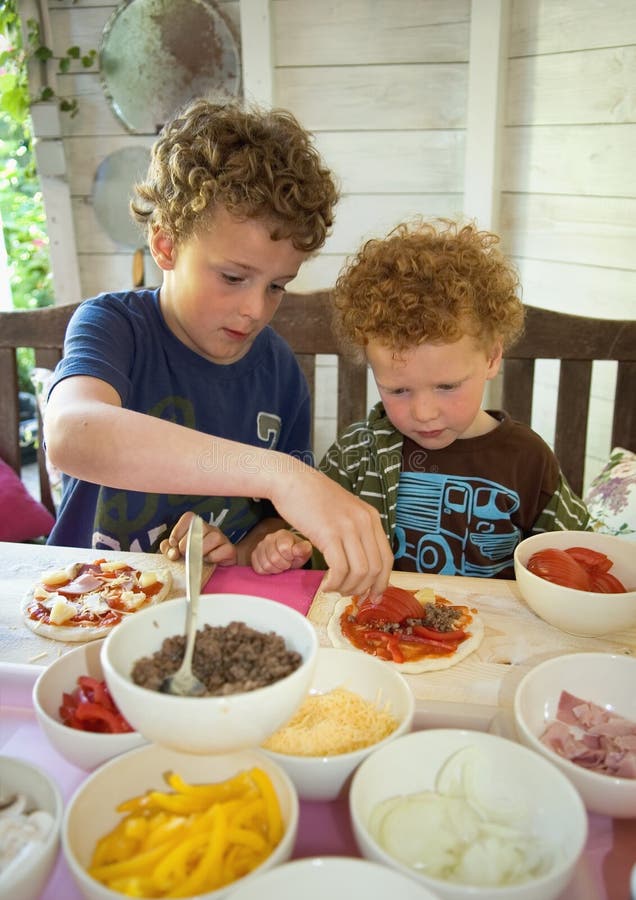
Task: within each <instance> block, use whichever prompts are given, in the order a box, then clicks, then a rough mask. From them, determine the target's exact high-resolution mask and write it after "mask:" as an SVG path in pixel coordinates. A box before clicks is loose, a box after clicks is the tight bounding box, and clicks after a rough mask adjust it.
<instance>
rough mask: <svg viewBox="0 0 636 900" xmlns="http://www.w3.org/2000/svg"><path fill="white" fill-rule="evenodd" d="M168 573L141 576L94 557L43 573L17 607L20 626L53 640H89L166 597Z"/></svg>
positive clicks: (149, 572)
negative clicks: (93, 558) (93, 559)
mask: <svg viewBox="0 0 636 900" xmlns="http://www.w3.org/2000/svg"><path fill="white" fill-rule="evenodd" d="M171 586H172V576H171V574H170V571H169V570H168V569H160V570H156V571H147V572H141V571H139V570H138V569H134V568H133V567H132V566H129V565H128V564H127V563H125V562H121V561H117V560H112V561H111V560H105V559H97V560H95V562H92V563H73V564H71V565H69V566H67V567H66V568H65V569H56V570H54V571H51V572H45V573H44V574H43V575H42V576H41V578H40V580H39V581H38V583H37V584H36V585H34V587H33V588H32V589H31V590H30V591H29V592H28V594H27V595H26V597H25V598H24V600H23V603H22V615H23V618H24V621H25V623H26V625H27V626H28V627H29V628H30V629H31V630H32V631H34V632H35V633H36V634H39V635H41V636H42V637H47V638H53V639H54V640H56V641H78V642H79V641H95V640H98V639H100V638H103V637H106V635H107V634H109V633H110V631H111V629H112V628H113V627H114V626H115V625H117V624H118V623H119V622H121V620H122V619H123V618H125V617H126V616H130V615H133V614H134V613H136V612H138V611H139V610H140V609H145V608H146V607H148V606H154V605H156V604H157V603H161V601H162V600H165V599H166V597H167V596H168V594H169V593H170V588H171Z"/></svg>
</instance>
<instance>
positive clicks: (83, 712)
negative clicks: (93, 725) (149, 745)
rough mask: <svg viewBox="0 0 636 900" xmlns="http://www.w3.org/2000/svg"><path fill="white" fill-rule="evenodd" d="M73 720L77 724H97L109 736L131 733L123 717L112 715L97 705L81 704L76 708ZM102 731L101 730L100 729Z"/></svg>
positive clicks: (117, 714) (116, 714)
mask: <svg viewBox="0 0 636 900" xmlns="http://www.w3.org/2000/svg"><path fill="white" fill-rule="evenodd" d="M75 718H76V719H77V720H78V721H79V722H82V723H84V722H86V723H87V724H88V723H89V722H91V721H92V722H99V723H100V725H101V724H102V723H103V725H104V726H105V727H104V728H103V730H104V731H107V732H109V733H110V734H121V733H122V732H124V731H132V728H131V727H130V725H129V724H128V722H126V720H125V719H124V717H123V716H122V715H121V714H119V713H113V712H111V711H110V710H109V709H104V707H103V706H99V704H97V703H83V704H82V705H81V706H78V707H77V710H76V711H75ZM100 730H102V729H100Z"/></svg>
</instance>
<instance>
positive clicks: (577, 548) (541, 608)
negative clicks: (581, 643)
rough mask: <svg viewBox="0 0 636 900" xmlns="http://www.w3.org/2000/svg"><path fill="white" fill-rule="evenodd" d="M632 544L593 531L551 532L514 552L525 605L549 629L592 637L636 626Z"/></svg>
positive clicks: (635, 556) (635, 566)
mask: <svg viewBox="0 0 636 900" xmlns="http://www.w3.org/2000/svg"><path fill="white" fill-rule="evenodd" d="M635 549H636V548H635V547H634V545H633V544H632V543H630V542H629V541H627V540H625V539H624V538H621V537H616V536H614V535H610V534H597V533H596V532H593V531H549V532H545V533H543V534H535V535H532V537H529V538H526V539H525V540H524V541H521V543H520V544H519V545H518V546H517V548H516V550H515V557H514V563H515V577H516V580H517V586H518V587H519V591H520V593H521V596H522V598H523V600H524V601H525V602H526V603H527V605H528V606H529V607H530V609H531V610H532V611H533V612H534V613H535V614H536V615H538V616H540V618H542V619H544V620H545V621H546V622H548V623H549V624H550V625H554V626H555V627H556V628H560V629H561V631H565V632H567V633H568V634H576V635H583V636H586V637H593V636H597V635H603V634H611V633H612V632H618V631H624V630H625V629H626V628H633V627H636V553H635Z"/></svg>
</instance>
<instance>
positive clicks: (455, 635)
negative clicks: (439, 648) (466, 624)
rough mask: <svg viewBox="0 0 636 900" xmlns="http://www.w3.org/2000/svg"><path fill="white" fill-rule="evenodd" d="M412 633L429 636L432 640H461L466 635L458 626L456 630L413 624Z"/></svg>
mask: <svg viewBox="0 0 636 900" xmlns="http://www.w3.org/2000/svg"><path fill="white" fill-rule="evenodd" d="M413 633H414V634H419V635H420V637H426V638H431V640H433V641H461V640H463V639H464V638H465V637H466V632H465V631H462V630H461V629H459V628H458V629H457V630H456V631H436V630H435V629H434V628H427V627H426V625H413Z"/></svg>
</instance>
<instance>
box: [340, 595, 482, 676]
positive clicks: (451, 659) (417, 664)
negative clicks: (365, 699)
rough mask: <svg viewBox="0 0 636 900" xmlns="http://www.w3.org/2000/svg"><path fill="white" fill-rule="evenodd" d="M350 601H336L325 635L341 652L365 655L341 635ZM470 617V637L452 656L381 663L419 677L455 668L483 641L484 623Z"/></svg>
mask: <svg viewBox="0 0 636 900" xmlns="http://www.w3.org/2000/svg"><path fill="white" fill-rule="evenodd" d="M351 600H352V598H351V597H341V598H340V599H339V600H337V601H336V605H335V606H334V610H333V612H332V614H331V618H330V619H329V621H328V623H327V635H328V637H329V640H330V641H331V643H332V644H333V646H334V647H339V648H341V649H343V650H356V651H357V652H358V653H365V652H366V651H365V650H361V649H360V648H359V647H355V646H354V645H353V644H352V643H351V641H349V640H348V639H347V638H346V637H345V636H344V635H343V633H342V628H341V627H340V617H341V615H342V614H343V612H344V611H345V610H346V608H347V607H348V606H349V604H350V603H351ZM471 615H472V617H473V620H472V622H471V624H470V627H469V629H468V630H469V632H470V637H467V638H466V640H465V641H462V643H461V644H460V645H459V647H458V648H457V652H456V653H453V655H452V656H443V657H433V658H430V659H418V660H413V661H412V662H405V663H396V662H392V661H391V660H388V659H387V660H383V662H386V663H387V665H389V666H393V668H394V669H397V670H398V671H399V672H402V673H403V674H404V675H421V674H422V673H424V672H437V671H439V670H440V669H450V668H451V667H452V666H456V665H457V663H459V662H461V661H462V660H463V659H466V657H467V656H470V654H471V653H473V651H475V650H477V648H478V647H479V645H480V644H481V642H482V641H483V639H484V623H483V620H482V618H481V617H480V616H479V614H478V613H474V612H473V613H471ZM367 655H371V654H367Z"/></svg>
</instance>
